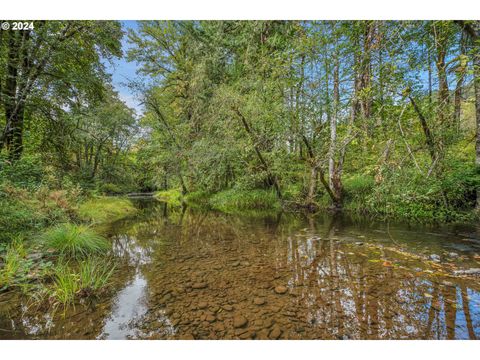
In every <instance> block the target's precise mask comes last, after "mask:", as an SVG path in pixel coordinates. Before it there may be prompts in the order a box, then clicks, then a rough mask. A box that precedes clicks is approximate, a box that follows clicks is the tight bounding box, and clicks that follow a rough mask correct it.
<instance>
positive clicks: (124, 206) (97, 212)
mask: <svg viewBox="0 0 480 360" xmlns="http://www.w3.org/2000/svg"><path fill="white" fill-rule="evenodd" d="M133 213H135V206H133V204H132V202H131V201H130V200H128V199H122V198H115V197H97V198H94V199H91V200H88V201H86V202H84V203H83V204H81V205H80V207H79V208H78V214H79V216H80V218H82V219H83V220H88V221H92V222H96V223H102V222H105V221H115V220H119V219H121V218H123V217H125V216H128V215H131V214H133Z"/></svg>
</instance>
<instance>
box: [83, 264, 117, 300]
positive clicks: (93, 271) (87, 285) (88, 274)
mask: <svg viewBox="0 0 480 360" xmlns="http://www.w3.org/2000/svg"><path fill="white" fill-rule="evenodd" d="M114 270H115V266H114V265H112V264H110V263H109V262H100V261H99V260H96V259H88V260H87V261H83V262H82V263H81V264H80V269H79V279H80V289H81V290H86V291H88V292H89V293H91V292H95V291H98V290H101V289H103V288H104V287H105V286H106V285H107V284H108V281H109V280H110V277H111V276H112V273H113V271H114Z"/></svg>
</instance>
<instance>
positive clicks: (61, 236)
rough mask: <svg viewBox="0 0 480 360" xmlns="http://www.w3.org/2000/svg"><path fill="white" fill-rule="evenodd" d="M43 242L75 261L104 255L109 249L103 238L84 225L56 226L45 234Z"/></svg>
mask: <svg viewBox="0 0 480 360" xmlns="http://www.w3.org/2000/svg"><path fill="white" fill-rule="evenodd" d="M43 241H44V242H45V245H46V246H47V247H48V248H51V249H54V250H55V251H56V252H58V253H59V254H61V255H64V256H68V257H72V258H76V259H79V258H84V257H86V256H88V255H93V254H104V253H106V252H107V251H108V249H109V248H110V245H109V243H108V241H107V240H106V239H105V238H103V237H102V236H100V235H98V234H97V233H95V232H94V231H93V230H92V229H90V228H89V227H88V226H85V225H75V224H61V225H58V226H56V227H54V228H52V229H50V230H48V231H47V232H45V234H44V235H43Z"/></svg>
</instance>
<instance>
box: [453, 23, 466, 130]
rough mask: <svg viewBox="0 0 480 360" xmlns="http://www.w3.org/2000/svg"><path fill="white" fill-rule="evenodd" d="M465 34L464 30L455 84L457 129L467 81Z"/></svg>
mask: <svg viewBox="0 0 480 360" xmlns="http://www.w3.org/2000/svg"><path fill="white" fill-rule="evenodd" d="M464 57H465V35H464V33H463V32H462V35H461V38H460V60H459V62H460V64H459V66H458V67H457V70H456V72H457V84H456V86H455V93H454V101H453V102H454V112H453V120H454V122H455V125H456V127H457V131H458V130H460V112H461V105H462V93H463V82H464V81H465V73H466V64H465V62H466V61H465V59H464Z"/></svg>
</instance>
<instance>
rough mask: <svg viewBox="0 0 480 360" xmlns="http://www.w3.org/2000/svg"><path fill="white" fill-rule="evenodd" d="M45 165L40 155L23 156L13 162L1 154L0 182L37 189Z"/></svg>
mask: <svg viewBox="0 0 480 360" xmlns="http://www.w3.org/2000/svg"><path fill="white" fill-rule="evenodd" d="M43 174H44V172H43V165H42V162H41V160H40V157H39V156H38V155H27V156H23V157H22V158H21V159H20V160H19V161H15V162H11V161H9V160H8V159H6V158H5V157H4V156H0V184H1V183H4V182H8V183H10V184H12V185H14V186H17V187H22V188H28V189H35V188H36V187H38V186H39V185H40V184H41V182H42V179H43Z"/></svg>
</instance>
